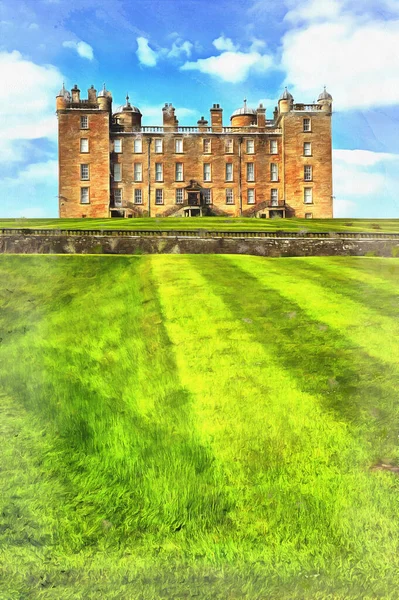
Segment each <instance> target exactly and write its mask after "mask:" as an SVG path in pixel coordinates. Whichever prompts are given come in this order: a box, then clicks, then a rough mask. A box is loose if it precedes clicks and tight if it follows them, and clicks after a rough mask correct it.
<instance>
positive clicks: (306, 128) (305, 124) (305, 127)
mask: <svg viewBox="0 0 399 600" xmlns="http://www.w3.org/2000/svg"><path fill="white" fill-rule="evenodd" d="M303 130H304V131H310V119H309V118H308V117H306V118H305V119H304V120H303Z"/></svg>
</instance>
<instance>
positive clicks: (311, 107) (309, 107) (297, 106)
mask: <svg viewBox="0 0 399 600" xmlns="http://www.w3.org/2000/svg"><path fill="white" fill-rule="evenodd" d="M321 109H322V106H321V105H320V104H294V105H293V110H304V111H308V112H310V111H314V110H321Z"/></svg>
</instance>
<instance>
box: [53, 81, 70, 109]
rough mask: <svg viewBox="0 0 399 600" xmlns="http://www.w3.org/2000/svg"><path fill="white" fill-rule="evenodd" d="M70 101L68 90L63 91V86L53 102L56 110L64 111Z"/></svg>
mask: <svg viewBox="0 0 399 600" xmlns="http://www.w3.org/2000/svg"><path fill="white" fill-rule="evenodd" d="M70 101H71V95H70V93H69V92H68V90H66V89H65V86H64V84H62V88H61V90H60V92H59V94H58V95H57V97H56V100H55V106H56V110H64V109H65V108H66V107H67V105H68V104H69V103H70Z"/></svg>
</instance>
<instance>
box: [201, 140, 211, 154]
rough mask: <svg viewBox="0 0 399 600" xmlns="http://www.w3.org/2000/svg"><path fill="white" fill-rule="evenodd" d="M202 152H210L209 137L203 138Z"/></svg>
mask: <svg viewBox="0 0 399 600" xmlns="http://www.w3.org/2000/svg"><path fill="white" fill-rule="evenodd" d="M203 143H204V154H210V152H211V140H210V139H206V140H204V142H203Z"/></svg>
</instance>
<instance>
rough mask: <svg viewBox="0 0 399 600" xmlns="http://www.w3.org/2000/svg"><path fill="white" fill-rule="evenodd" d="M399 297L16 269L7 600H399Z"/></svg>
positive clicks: (148, 262) (383, 271) (298, 262)
mask: <svg viewBox="0 0 399 600" xmlns="http://www.w3.org/2000/svg"><path fill="white" fill-rule="evenodd" d="M285 223H287V222H285ZM132 224H134V221H133V223H132ZM398 282H399V259H379V258H360V257H358V258H349V257H334V258H281V259H265V258H258V257H247V256H217V255H213V256H212V255H196V256H190V255H181V256H171V255H154V256H143V257H131V256H130V257H128V256H107V257H104V256H73V255H72V256H15V255H2V256H1V257H0V306H1V311H0V340H1V341H0V400H1V401H0V412H1V414H0V432H1V433H0V434H1V455H2V458H1V463H0V488H1V490H2V495H1V500H0V503H1V505H2V506H1V510H0V567H1V571H0V579H1V581H0V599H1V600H17V599H18V600H25V599H35V600H36V599H37V598H38V599H40V600H41V599H43V600H44V599H45V600H50V599H51V600H72V599H73V600H76V599H78V600H99V599H101V600H102V599H103V598H104V599H107V600H108V599H115V600H116V599H118V600H120V599H122V600H136V599H143V600H147V599H148V600H157V599H159V598H162V599H163V598H164V599H167V600H169V599H171V598H175V599H179V600H181V599H184V598H200V599H201V600H202V599H209V600H214V599H220V600H226V599H237V600H243V599H247V600H255V599H263V598H265V599H266V598H273V599H276V598H278V599H279V600H280V599H287V600H288V599H289V600H291V599H298V600H304V599H305V600H308V599H309V600H314V599H320V600H325V599H342V600H346V599H348V598H359V599H367V598H369V599H372V598H373V599H374V598H377V597H378V598H397V573H398V570H399V517H398V514H399V477H398V474H397V473H395V472H391V471H390V470H382V469H374V468H373V467H374V466H375V465H380V464H381V463H384V464H387V465H397V464H399V445H398V436H399V404H398V401H397V400H398V389H399V362H398V356H399V319H398V316H399V304H398V294H399V283H398ZM395 590H396V591H395Z"/></svg>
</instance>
